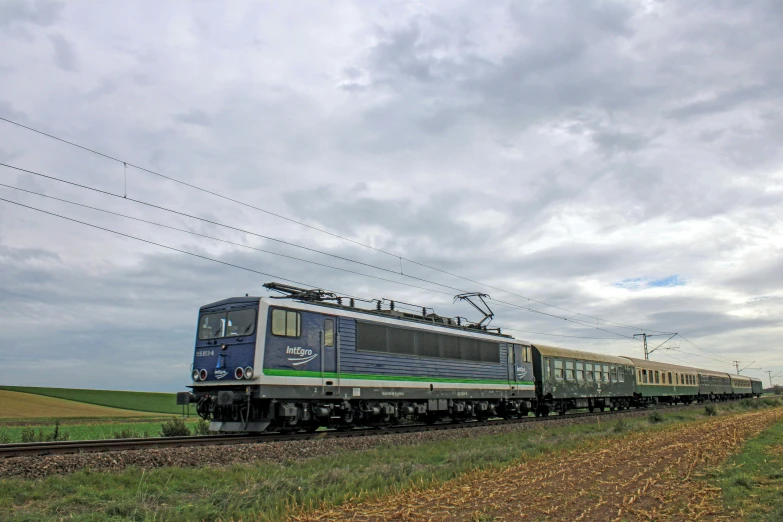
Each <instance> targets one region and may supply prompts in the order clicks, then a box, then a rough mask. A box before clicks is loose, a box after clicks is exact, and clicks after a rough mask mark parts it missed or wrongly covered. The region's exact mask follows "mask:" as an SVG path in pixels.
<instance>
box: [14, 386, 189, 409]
mask: <svg viewBox="0 0 783 522" xmlns="http://www.w3.org/2000/svg"><path fill="white" fill-rule="evenodd" d="M0 390H9V391H16V392H23V393H33V394H36V395H44V396H47V397H56V398H58V399H67V400H71V401H77V402H84V403H87V404H96V405H99V406H108V407H110V408H120V409H123V410H135V411H144V412H151V413H182V406H177V396H176V394H174V393H155V392H133V391H114V390H80V389H75V388H37V387H32V386H0Z"/></svg>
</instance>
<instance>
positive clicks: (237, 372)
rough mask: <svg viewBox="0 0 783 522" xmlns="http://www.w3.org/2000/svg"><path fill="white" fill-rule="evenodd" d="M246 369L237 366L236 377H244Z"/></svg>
mask: <svg viewBox="0 0 783 522" xmlns="http://www.w3.org/2000/svg"><path fill="white" fill-rule="evenodd" d="M244 375H245V371H244V370H243V369H242V368H237V369H236V370H234V379H236V380H239V379H241V378H242V377H244Z"/></svg>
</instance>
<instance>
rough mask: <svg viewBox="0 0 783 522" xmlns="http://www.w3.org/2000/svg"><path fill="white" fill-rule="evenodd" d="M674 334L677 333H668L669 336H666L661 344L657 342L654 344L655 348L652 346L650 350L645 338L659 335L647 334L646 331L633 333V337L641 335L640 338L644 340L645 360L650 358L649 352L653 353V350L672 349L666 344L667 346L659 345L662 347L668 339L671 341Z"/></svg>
mask: <svg viewBox="0 0 783 522" xmlns="http://www.w3.org/2000/svg"><path fill="white" fill-rule="evenodd" d="M663 335H669V334H663ZM675 335H677V334H676V333H673V334H671V335H669V338H668V339H666V340H665V341H664V342H662V343H661V344H659V345H658V346H656V347H655V348H653V349H652V350H650V349H649V348H648V347H647V338H648V337H659V336H656V335H647V334H646V333H640V334H633V336H634V339H635V338H636V337H641V338H642V341H644V360H645V361H649V360H650V354H651V353H653V352H654V351H656V350H658V349H661V350H673V348H670V347H668V346H667V347H665V348H661V347H662V346H663V345H664V344H666V343H668V342H669V341H671V340H672V339H673V338H674V336H675Z"/></svg>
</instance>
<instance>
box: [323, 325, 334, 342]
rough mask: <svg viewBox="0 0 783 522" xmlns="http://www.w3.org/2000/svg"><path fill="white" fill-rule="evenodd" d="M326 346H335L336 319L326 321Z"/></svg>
mask: <svg viewBox="0 0 783 522" xmlns="http://www.w3.org/2000/svg"><path fill="white" fill-rule="evenodd" d="M324 346H334V319H324Z"/></svg>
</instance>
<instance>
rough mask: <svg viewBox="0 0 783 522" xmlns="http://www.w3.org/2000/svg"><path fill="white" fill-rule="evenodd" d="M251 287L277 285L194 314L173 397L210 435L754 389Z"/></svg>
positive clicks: (701, 398)
mask: <svg viewBox="0 0 783 522" xmlns="http://www.w3.org/2000/svg"><path fill="white" fill-rule="evenodd" d="M264 287H266V288H267V289H269V290H272V291H275V292H277V293H280V294H282V295H279V296H278V295H275V296H271V297H248V296H247V295H246V296H245V297H232V298H228V299H224V300H221V301H218V302H214V303H210V304H207V305H205V306H202V307H201V308H200V310H199V316H198V325H197V334H196V341H195V350H194V355H193V363H192V366H191V379H192V384H191V385H190V386H189V388H190V390H189V391H184V392H180V393H178V394H177V403H178V404H181V405H183V406H184V405H189V404H195V405H196V411H197V412H198V414H199V415H200V416H201V417H202V418H204V419H207V420H209V421H211V422H210V430H211V431H214V432H221V433H231V432H243V433H260V432H266V431H276V432H294V431H306V432H307V431H315V430H318V429H319V428H332V429H337V430H348V429H352V428H354V427H359V426H361V427H377V428H383V427H388V426H391V425H396V424H400V423H405V422H425V423H431V424H434V423H439V422H455V423H459V422H467V421H471V420H485V419H489V418H496V417H502V418H521V417H525V416H528V415H536V416H545V415H550V414H561V415H562V414H565V413H566V412H568V411H569V410H575V409H588V410H589V411H595V410H598V411H603V410H607V409H608V410H622V409H627V408H632V407H633V408H644V407H648V406H650V405H652V404H657V403H667V404H675V403H685V404H687V403H693V402H715V401H724V400H731V399H739V398H751V397H758V396H760V395H761V393H762V383H761V381H760V380H758V379H754V378H750V377H745V376H741V375H732V374H728V373H722V372H715V371H711V370H705V369H699V368H692V367H687V366H678V365H672V364H665V363H660V362H653V361H648V360H642V359H635V358H630V357H619V356H610V355H602V354H597V353H591V352H586V351H579V350H569V349H565V348H558V347H554V346H547V345H542V344H537V343H532V342H528V341H522V340H518V339H515V338H514V337H513V336H511V335H508V334H504V333H502V331H501V329H499V328H497V329H490V328H489V327H488V326H487V324H484V321H480V322H469V321H468V320H467V319H464V318H461V317H443V316H440V315H438V314H436V313H435V312H434V311H433V310H432V309H427V308H421V309H419V308H413V307H411V306H407V309H401V308H405V305H404V304H401V303H397V306H395V302H394V301H388V300H373V301H369V302H370V303H372V304H374V305H375V306H374V308H372V307H370V308H368V307H366V306H365V307H361V306H357V303H356V301H357V300H356V299H354V298H349V297H340V296H337V295H336V294H334V293H331V292H326V291H323V290H310V289H301V288H296V287H293V286H288V285H284V284H280V283H267V284H265V285H264ZM475 295H477V296H478V297H479V298H481V294H475ZM468 300H469V298H468ZM481 301H482V302H483V299H482V300H481ZM471 304H473V302H471ZM474 306H476V305H475V304H474ZM477 308H478V307H477ZM479 309H480V308H479ZM487 317H489V318H490V319H491V311H490V312H489V314H485V319H486V318H487Z"/></svg>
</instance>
